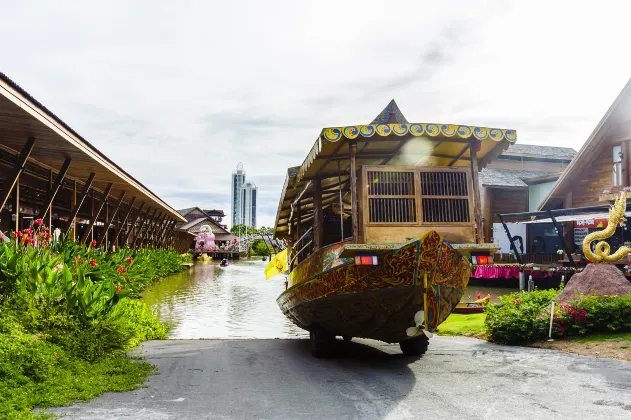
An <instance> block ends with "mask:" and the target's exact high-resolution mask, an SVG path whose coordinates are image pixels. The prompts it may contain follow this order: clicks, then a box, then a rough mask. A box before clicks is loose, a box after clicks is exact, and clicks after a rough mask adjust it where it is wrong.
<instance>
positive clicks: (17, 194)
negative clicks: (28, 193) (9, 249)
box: [13, 182, 21, 248]
mask: <svg viewBox="0 0 631 420" xmlns="http://www.w3.org/2000/svg"><path fill="white" fill-rule="evenodd" d="M13 213H15V224H14V230H13V231H14V232H17V231H19V230H21V229H20V183H19V182H18V183H17V184H15V194H13ZM19 240H20V238H18V237H17V236H16V237H15V246H16V248H17V246H18V242H19Z"/></svg>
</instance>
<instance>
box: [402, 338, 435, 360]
mask: <svg viewBox="0 0 631 420" xmlns="http://www.w3.org/2000/svg"><path fill="white" fill-rule="evenodd" d="M399 347H401V351H402V352H403V354H404V355H406V356H413V357H421V356H423V355H424V354H425V352H426V351H427V347H429V338H427V336H426V335H425V334H423V335H419V336H417V337H414V338H410V339H409V340H405V341H401V342H400V343H399Z"/></svg>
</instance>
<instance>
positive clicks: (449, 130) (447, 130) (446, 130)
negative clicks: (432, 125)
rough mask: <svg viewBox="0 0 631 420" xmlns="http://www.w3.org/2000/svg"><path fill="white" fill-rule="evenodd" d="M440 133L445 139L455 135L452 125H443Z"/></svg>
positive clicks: (454, 128) (454, 127)
mask: <svg viewBox="0 0 631 420" xmlns="http://www.w3.org/2000/svg"><path fill="white" fill-rule="evenodd" d="M440 131H441V132H442V133H443V134H444V135H445V136H447V137H453V135H454V134H456V126H455V125H454V124H443V125H442V127H440Z"/></svg>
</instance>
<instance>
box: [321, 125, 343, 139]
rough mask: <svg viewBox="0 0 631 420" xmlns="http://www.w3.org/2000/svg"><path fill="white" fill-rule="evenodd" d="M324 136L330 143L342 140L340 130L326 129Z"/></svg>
mask: <svg viewBox="0 0 631 420" xmlns="http://www.w3.org/2000/svg"><path fill="white" fill-rule="evenodd" d="M323 134H324V138H325V139H326V140H328V141H333V142H335V141H338V140H339V139H341V138H342V130H340V129H339V128H325V129H324V133H323Z"/></svg>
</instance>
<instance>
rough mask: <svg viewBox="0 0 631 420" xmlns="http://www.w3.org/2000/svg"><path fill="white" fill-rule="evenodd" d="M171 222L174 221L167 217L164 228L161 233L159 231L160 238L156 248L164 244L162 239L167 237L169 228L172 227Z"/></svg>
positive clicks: (157, 240) (158, 237) (156, 242)
mask: <svg viewBox="0 0 631 420" xmlns="http://www.w3.org/2000/svg"><path fill="white" fill-rule="evenodd" d="M171 221H172V220H171V219H170V218H168V217H167V218H166V220H165V221H164V223H163V228H162V229H161V230H160V231H158V236H157V238H156V241H155V246H156V248H159V247H160V245H161V244H162V239H164V235H166V233H167V230H169V226H171Z"/></svg>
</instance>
